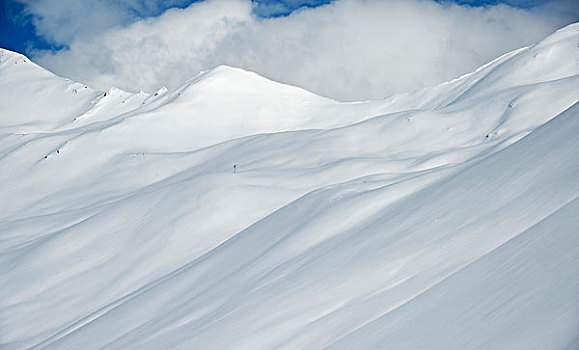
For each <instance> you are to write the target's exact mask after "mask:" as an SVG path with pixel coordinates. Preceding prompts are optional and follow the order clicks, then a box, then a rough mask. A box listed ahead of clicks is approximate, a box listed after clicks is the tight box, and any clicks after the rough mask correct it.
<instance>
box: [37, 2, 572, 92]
mask: <svg viewBox="0 0 579 350" xmlns="http://www.w3.org/2000/svg"><path fill="white" fill-rule="evenodd" d="M568 21H569V18H566V17H565V16H562V15H559V12H557V15H554V12H548V11H539V10H537V9H527V10H524V9H517V8H512V7H508V6H506V5H497V6H492V7H484V8H483V7H470V6H459V5H451V4H448V3H443V4H440V3H437V2H433V1H430V0H388V1H386V0H357V1H355V0H338V1H336V2H334V3H332V4H330V5H326V6H322V7H318V8H315V9H303V10H299V11H296V12H294V13H292V15H290V16H288V17H277V18H269V19H264V18H258V17H256V16H255V15H254V14H253V13H252V4H251V2H250V1H249V0H208V1H205V2H201V3H195V4H193V5H191V6H189V7H188V8H185V9H172V10H168V11H166V12H165V13H163V14H162V15H161V16H159V17H156V18H149V19H144V20H140V21H137V22H134V23H132V24H129V25H127V26H125V27H115V28H112V29H110V30H106V31H96V32H93V35H92V36H87V35H85V36H83V37H78V38H76V37H75V38H74V39H72V41H71V42H70V50H65V51H59V52H56V53H50V52H36V53H35V55H34V56H35V58H36V60H37V61H38V62H39V63H41V64H42V65H44V66H46V67H48V68H49V69H51V70H53V71H55V72H56V73H58V74H61V75H65V76H69V77H71V78H72V79H75V80H79V81H82V82H85V83H88V84H91V85H93V86H95V87H98V88H101V89H105V88H108V87H110V86H117V87H121V88H124V89H128V90H133V91H136V90H139V89H143V90H146V91H153V90H156V89H157V88H158V87H160V86H161V85H167V86H168V87H170V88H171V87H177V86H178V85H179V84H181V83H183V82H184V81H185V80H186V79H188V78H190V77H191V76H193V75H195V74H196V73H198V72H199V71H200V70H206V69H210V68H213V67H215V66H216V65H219V64H229V65H233V66H238V67H242V68H245V69H248V70H252V71H256V72H258V73H259V74H261V75H264V76H266V77H269V78H272V79H275V80H278V81H282V82H285V83H290V84H293V85H297V86H301V87H304V88H306V89H309V90H311V91H314V92H317V93H320V94H322V95H326V96H330V97H334V98H336V99H340V100H356V99H367V98H379V97H384V96H387V95H390V94H392V93H394V92H400V91H407V90H412V89H417V88H421V87H425V86H428V85H433V84H436V83H439V82H442V81H445V80H449V79H452V78H454V77H456V76H459V75H461V74H464V73H466V72H469V71H471V70H473V69H475V68H476V67H478V66H479V65H481V64H484V63H486V62H487V61H489V60H491V59H493V58H495V57H497V56H499V55H501V54H503V53H505V52H507V51H510V50H513V49H515V48H518V47H521V46H525V45H528V44H532V43H534V42H536V41H538V40H539V39H541V38H542V37H544V36H546V35H548V34H550V33H551V32H552V31H554V30H555V29H557V28H559V27H561V26H563V25H565V24H567V22H568Z"/></svg>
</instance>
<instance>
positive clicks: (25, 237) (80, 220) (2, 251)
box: [0, 24, 579, 349]
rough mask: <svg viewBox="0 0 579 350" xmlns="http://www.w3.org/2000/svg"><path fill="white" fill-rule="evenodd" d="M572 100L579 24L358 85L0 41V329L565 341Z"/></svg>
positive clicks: (145, 342) (137, 342) (300, 341)
mask: <svg viewBox="0 0 579 350" xmlns="http://www.w3.org/2000/svg"><path fill="white" fill-rule="evenodd" d="M578 100H579V24H574V25H570V26H568V27H566V28H563V29H561V30H559V31H558V32H556V33H554V34H553V35H551V36H550V37H548V38H546V39H544V40H543V41H542V42H540V43H538V44H537V45H535V46H532V47H529V48H523V49H520V50H517V51H515V52H512V53H509V54H506V55H504V56H502V57H500V58H498V59H496V60H495V61H493V62H491V63H489V64H487V65H485V66H483V67H481V68H480V69H478V70H477V71H475V72H473V73H471V74H468V75H465V76H463V77H461V78H458V79H456V80H454V81H451V82H448V83H444V84H441V85H439V86H435V87H432V88H428V89H425V90H422V91H417V92H411V93H407V94H400V95H395V96H392V97H390V98H388V99H385V100H381V101H366V102H358V103H339V102H336V101H333V100H330V99H327V98H322V97H319V96H316V95H314V94H312V93H309V92H307V91H305V90H302V89H299V88H296V87H291V86H287V85H283V84H280V83H276V82H273V81H270V80H267V79H265V78H263V77H260V76H258V75H256V74H255V73H250V72H245V71H243V70H240V69H237V68H231V67H225V66H222V67H218V68H216V69H214V70H212V71H209V72H205V73H202V74H200V75H199V76H197V77H195V78H193V79H191V80H190V81H188V82H187V83H186V84H185V85H184V86H182V87H181V88H179V89H177V90H174V91H167V90H166V89H161V90H159V91H158V92H157V93H155V94H146V93H138V94H132V93H129V92H124V91H121V90H118V89H111V90H109V91H107V92H101V91H94V90H92V89H90V88H89V87H85V86H84V85H82V84H79V83H75V82H71V81H69V80H66V79H63V78H60V77H57V76H54V75H53V74H51V73H49V72H47V71H45V70H43V69H42V68H40V67H38V66H36V65H35V64H34V63H32V62H30V61H29V60H28V59H27V58H25V57H24V56H21V55H19V54H16V53H12V52H9V51H6V50H0V183H1V184H2V185H1V186H0V285H1V286H2V288H0V344H1V347H2V349H4V348H6V349H25V348H39V349H40V348H47V349H80V348H82V349H97V348H107V349H169V348H176V349H179V348H182V349H191V348H196V349H223V348H227V349H261V348H264V349H272V348H276V349H277V348H288V349H302V348H309V349H311V348H331V349H334V348H336V349H341V348H343V349H352V348H356V349H361V348H375V349H384V348H387V349H388V348H392V349H424V348H430V349H471V348H472V349H474V348H492V349H573V348H576V347H578V346H579V241H578V240H579V232H578V230H579V222H578V220H579V219H578V218H579V204H578V203H579V202H578V200H579V199H578V198H579V176H578V174H579V157H578V156H577V155H578V154H579V138H578V137H577V135H578V134H579V119H578V117H579V104H578V103H577V102H578ZM233 165H237V173H235V174H234V173H233Z"/></svg>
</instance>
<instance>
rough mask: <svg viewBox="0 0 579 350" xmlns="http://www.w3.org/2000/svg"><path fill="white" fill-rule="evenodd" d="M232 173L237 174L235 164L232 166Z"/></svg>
mask: <svg viewBox="0 0 579 350" xmlns="http://www.w3.org/2000/svg"><path fill="white" fill-rule="evenodd" d="M233 173H234V174H235V173H237V164H233Z"/></svg>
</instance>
